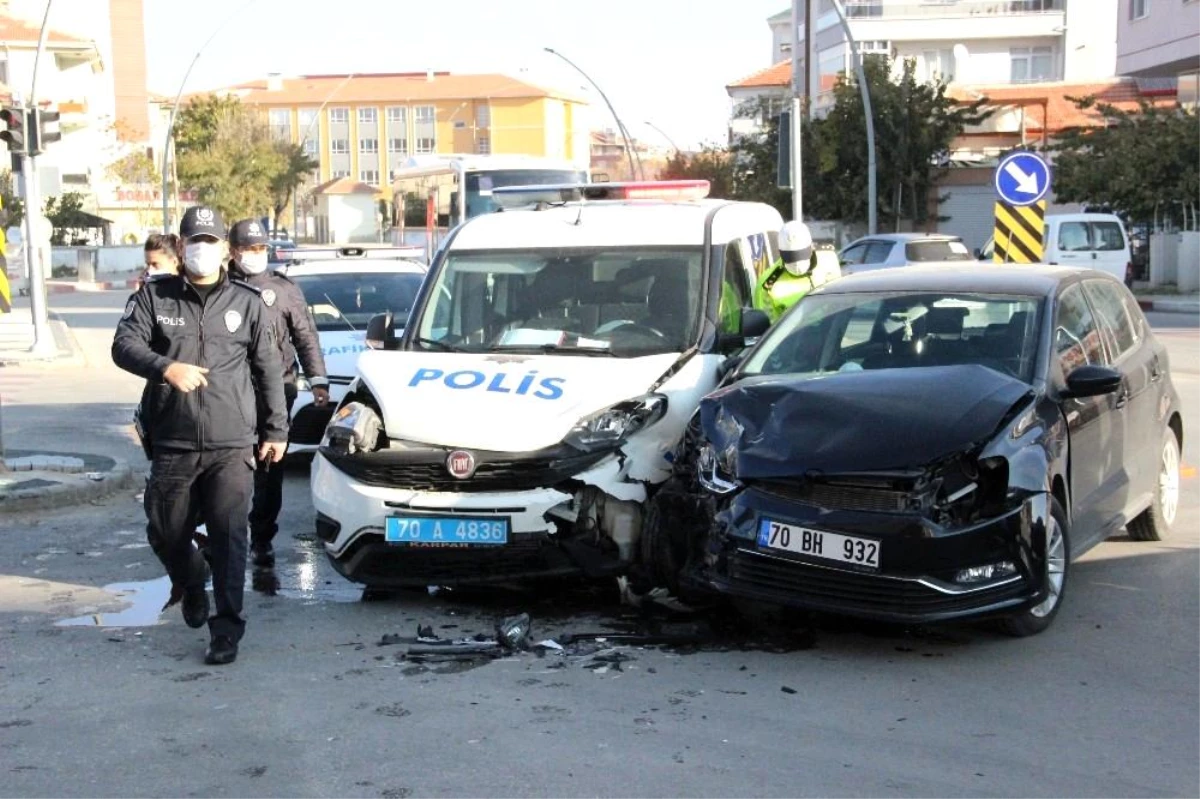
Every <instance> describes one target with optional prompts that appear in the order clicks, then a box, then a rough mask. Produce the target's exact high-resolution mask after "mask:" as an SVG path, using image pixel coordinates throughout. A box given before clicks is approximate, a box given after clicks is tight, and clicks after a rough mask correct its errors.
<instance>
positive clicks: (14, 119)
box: [0, 108, 29, 154]
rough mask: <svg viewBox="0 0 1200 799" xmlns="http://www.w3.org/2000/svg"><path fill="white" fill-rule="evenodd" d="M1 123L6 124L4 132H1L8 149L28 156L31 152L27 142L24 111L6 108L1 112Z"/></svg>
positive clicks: (1, 137)
mask: <svg viewBox="0 0 1200 799" xmlns="http://www.w3.org/2000/svg"><path fill="white" fill-rule="evenodd" d="M0 121H2V122H4V130H0V139H3V140H4V141H6V142H8V149H9V150H11V151H12V152H14V153H21V154H27V153H28V152H29V150H28V148H27V144H28V142H27V141H26V140H25V111H24V109H21V108H5V109H4V110H2V111H0Z"/></svg>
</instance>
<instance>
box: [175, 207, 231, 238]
mask: <svg viewBox="0 0 1200 799" xmlns="http://www.w3.org/2000/svg"><path fill="white" fill-rule="evenodd" d="M194 236H212V237H213V238H217V239H223V238H225V220H224V219H222V218H221V212H220V211H218V210H216V209H215V208H209V207H208V206H205V205H195V206H192V207H191V208H189V209H187V210H186V211H184V212H183V219H181V220H180V221H179V237H180V238H181V239H184V240H185V241H186V240H187V239H190V238H192V237H194Z"/></svg>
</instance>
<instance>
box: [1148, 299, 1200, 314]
mask: <svg viewBox="0 0 1200 799" xmlns="http://www.w3.org/2000/svg"><path fill="white" fill-rule="evenodd" d="M1137 303H1138V307H1139V308H1141V309H1142V310H1143V311H1157V312H1158V313H1191V314H1194V313H1200V306H1198V305H1196V304H1195V303H1190V302H1177V301H1175V300H1138V301H1137Z"/></svg>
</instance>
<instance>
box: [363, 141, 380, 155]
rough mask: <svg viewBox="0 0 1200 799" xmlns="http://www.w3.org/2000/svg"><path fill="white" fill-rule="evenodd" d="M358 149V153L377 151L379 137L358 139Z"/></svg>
mask: <svg viewBox="0 0 1200 799" xmlns="http://www.w3.org/2000/svg"><path fill="white" fill-rule="evenodd" d="M358 151H359V152H360V153H377V152H379V139H359V140H358Z"/></svg>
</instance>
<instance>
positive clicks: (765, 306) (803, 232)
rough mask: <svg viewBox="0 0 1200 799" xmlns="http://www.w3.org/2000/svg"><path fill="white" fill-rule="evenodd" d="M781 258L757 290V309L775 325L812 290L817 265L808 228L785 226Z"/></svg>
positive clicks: (760, 277) (762, 277) (755, 289)
mask: <svg viewBox="0 0 1200 799" xmlns="http://www.w3.org/2000/svg"><path fill="white" fill-rule="evenodd" d="M779 256H780V257H779V260H778V261H776V262H775V263H774V264H772V265H771V267H770V268H769V269H767V270H766V271H765V272H763V273H762V275H760V276H759V278H758V285H756V286H755V287H754V307H755V308H759V309H761V310H763V311H765V312H766V314H767V316H769V317H770V318H771V321H772V322H775V321H776V320H777V319H779V317H781V316H783V312H784V311H786V310H787V309H788V308H791V307H792V306H793V305H795V304H796V303H797V302H799V301H800V298H801V297H803V296H804V295H805V294H807V293H808V292H810V291H812V289H813V279H812V270H813V269H814V268H815V267H816V263H817V261H816V253H815V252H814V251H813V240H812V234H811V233H810V232H809V230H808V225H806V224H804V223H803V222H785V223H784V225H783V227H782V228H781V229H780V231H779Z"/></svg>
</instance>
